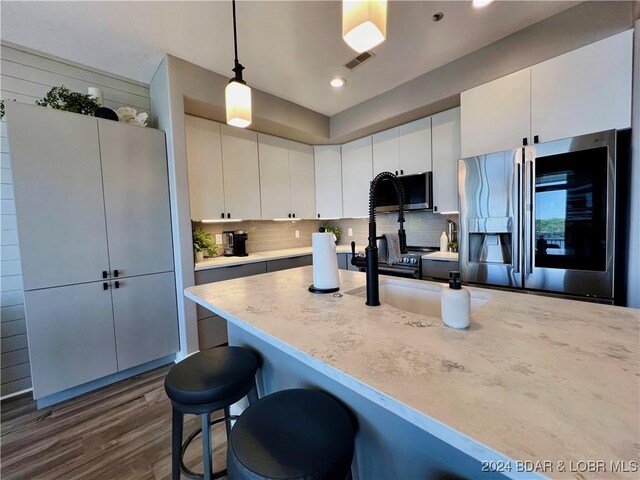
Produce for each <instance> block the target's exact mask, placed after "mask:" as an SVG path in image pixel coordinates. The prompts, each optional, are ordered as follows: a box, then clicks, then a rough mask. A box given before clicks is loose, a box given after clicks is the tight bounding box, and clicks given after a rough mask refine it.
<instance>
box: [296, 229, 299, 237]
mask: <svg viewBox="0 0 640 480" xmlns="http://www.w3.org/2000/svg"><path fill="white" fill-rule="evenodd" d="M296 238H300V230H296Z"/></svg>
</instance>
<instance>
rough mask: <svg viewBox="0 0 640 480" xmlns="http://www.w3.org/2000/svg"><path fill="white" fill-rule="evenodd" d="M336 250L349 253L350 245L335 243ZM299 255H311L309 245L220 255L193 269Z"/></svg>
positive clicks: (196, 265) (200, 263)
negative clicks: (241, 254) (238, 254)
mask: <svg viewBox="0 0 640 480" xmlns="http://www.w3.org/2000/svg"><path fill="white" fill-rule="evenodd" d="M359 249H362V250H364V247H357V249H356V251H359ZM336 252H337V253H351V246H350V245H337V246H336ZM301 255H311V246H308V247H297V248H283V249H280V250H269V251H264V252H256V253H250V254H249V255H247V256H246V257H222V256H220V257H215V258H207V259H206V260H203V261H202V262H197V263H196V264H195V269H194V270H195V271H196V272H197V271H198V270H209V269H211V268H219V267H230V266H233V265H243V264H245V263H256V262H266V261H269V260H278V259H281V258H292V257H299V256H301Z"/></svg>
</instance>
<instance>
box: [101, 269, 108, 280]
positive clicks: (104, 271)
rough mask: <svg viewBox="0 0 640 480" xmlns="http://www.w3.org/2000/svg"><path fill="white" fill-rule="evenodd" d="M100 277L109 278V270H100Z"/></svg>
mask: <svg viewBox="0 0 640 480" xmlns="http://www.w3.org/2000/svg"><path fill="white" fill-rule="evenodd" d="M102 278H109V272H107V271H106V270H102Z"/></svg>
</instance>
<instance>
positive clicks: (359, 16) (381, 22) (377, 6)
mask: <svg viewBox="0 0 640 480" xmlns="http://www.w3.org/2000/svg"><path fill="white" fill-rule="evenodd" d="M386 36H387V0H343V1H342V38H343V39H344V41H345V42H347V45H349V46H350V47H351V48H353V49H354V50H355V51H356V52H358V53H362V52H366V51H367V50H369V49H371V48H373V47H375V46H376V45H379V44H380V43H382V42H384V39H385V38H386Z"/></svg>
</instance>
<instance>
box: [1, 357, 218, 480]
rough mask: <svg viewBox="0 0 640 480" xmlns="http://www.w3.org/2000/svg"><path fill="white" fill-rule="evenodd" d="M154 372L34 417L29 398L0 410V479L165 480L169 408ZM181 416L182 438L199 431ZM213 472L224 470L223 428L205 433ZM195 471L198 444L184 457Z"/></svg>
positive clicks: (160, 375) (160, 372)
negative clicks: (209, 436)
mask: <svg viewBox="0 0 640 480" xmlns="http://www.w3.org/2000/svg"><path fill="white" fill-rule="evenodd" d="M169 368H170V366H166V367H162V368H159V369H156V370H152V371H151V372H147V373H145V374H142V375H139V376H137V377H134V378H131V379H128V380H125V381H122V382H119V383H117V384H114V385H110V386H108V387H104V388H102V389H100V390H96V391H94V392H91V393H88V394H86V395H82V396H80V397H77V398H74V399H72V400H68V401H66V402H63V403H60V404H58V405H54V406H52V407H48V408H43V409H41V410H38V409H37V408H36V403H35V401H34V400H33V399H32V398H31V394H27V395H24V396H21V397H17V398H14V399H9V400H6V401H3V402H2V403H1V404H0V410H1V414H0V447H1V449H0V477H1V478H2V480H14V479H15V480H26V479H29V480H30V479H43V480H54V479H65V480H79V479H92V480H101V479H105V480H107V479H109V480H114V479H127V480H138V479H140V480H164V479H170V478H171V403H170V402H169V400H168V399H167V397H166V395H165V392H164V384H163V382H164V377H165V375H166V374H167V372H168V371H169ZM199 422H200V420H199V417H196V416H193V415H186V416H185V427H184V435H185V437H186V436H187V435H188V434H189V433H190V432H192V431H193V430H194V429H195V428H197V426H198V425H199ZM213 439H214V449H213V465H214V470H216V471H217V470H220V469H223V468H225V466H226V435H225V431H224V424H223V423H219V424H217V425H216V426H215V427H214V431H213ZM185 457H186V458H185V463H186V464H187V466H188V467H189V468H190V469H192V470H194V471H196V472H201V471H202V458H201V457H202V446H201V444H200V436H198V438H197V439H196V440H195V441H194V442H193V443H192V445H191V446H190V447H189V449H188V450H187V453H186V456H185Z"/></svg>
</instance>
